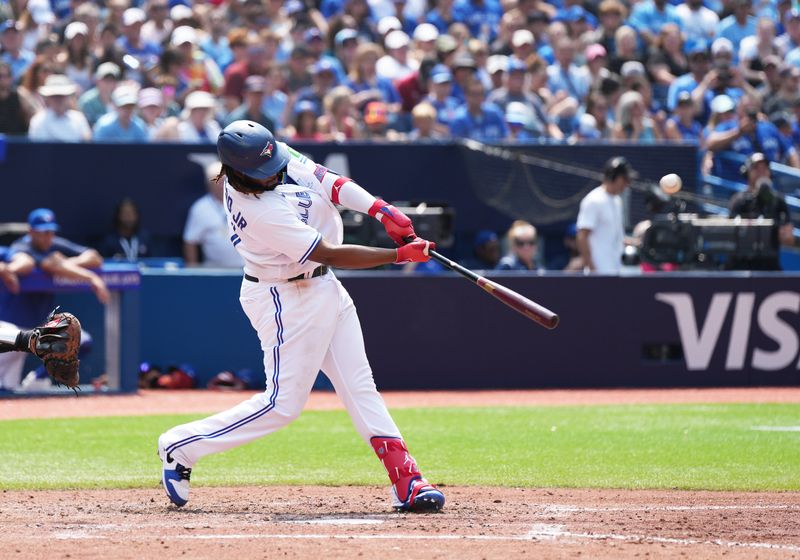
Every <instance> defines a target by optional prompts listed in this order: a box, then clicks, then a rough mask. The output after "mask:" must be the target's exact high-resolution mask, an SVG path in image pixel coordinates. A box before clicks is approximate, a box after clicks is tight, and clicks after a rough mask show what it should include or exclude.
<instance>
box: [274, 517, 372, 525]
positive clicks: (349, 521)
mask: <svg viewBox="0 0 800 560" xmlns="http://www.w3.org/2000/svg"><path fill="white" fill-rule="evenodd" d="M383 522H384V521H383V519H358V518H345V517H342V518H337V517H323V518H321V519H292V520H291V521H281V523H293V524H297V525H380V524H381V523H383Z"/></svg>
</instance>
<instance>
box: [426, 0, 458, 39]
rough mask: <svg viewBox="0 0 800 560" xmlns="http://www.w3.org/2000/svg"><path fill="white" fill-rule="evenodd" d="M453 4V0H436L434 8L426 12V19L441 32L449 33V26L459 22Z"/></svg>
mask: <svg viewBox="0 0 800 560" xmlns="http://www.w3.org/2000/svg"><path fill="white" fill-rule="evenodd" d="M453 4H454V2H453V0H435V2H434V7H433V9H432V10H430V11H429V12H428V13H427V14H425V21H426V22H428V23H430V24H433V25H434V26H436V29H438V30H439V33H447V30H448V28H449V27H450V26H451V25H452V24H453V23H456V22H457V20H456V18H455V14H454V13H453Z"/></svg>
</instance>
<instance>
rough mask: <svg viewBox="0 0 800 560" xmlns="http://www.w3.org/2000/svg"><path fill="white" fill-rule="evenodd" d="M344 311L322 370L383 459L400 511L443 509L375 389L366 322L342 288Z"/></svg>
mask: <svg viewBox="0 0 800 560" xmlns="http://www.w3.org/2000/svg"><path fill="white" fill-rule="evenodd" d="M341 298H342V308H343V309H342V312H341V314H340V316H339V325H338V327H337V329H336V333H335V334H334V336H333V339H332V341H331V345H330V347H329V348H328V353H327V354H326V355H325V360H324V361H323V363H322V371H324V372H325V374H326V375H327V376H328V377H329V378H330V380H331V383H333V386H334V388H335V389H336V393H337V394H338V395H339V398H341V399H342V402H344V404H345V406H346V407H347V411H348V412H349V413H350V417H351V418H352V420H353V424H354V425H355V427H356V430H358V433H359V435H361V437H362V438H363V439H364V441H366V442H367V443H369V444H370V445H371V446H372V448H373V450H374V451H375V453H376V454H377V456H378V459H380V461H381V463H383V466H384V467H385V468H386V472H387V473H388V475H389V480H390V481H391V483H392V489H391V496H392V505H393V506H394V507H395V508H397V509H398V510H400V511H413V512H426V511H438V510H440V509H441V508H442V506H444V501H445V499H444V494H442V492H441V491H439V489H437V488H436V487H435V486H433V485H432V484H430V483H428V481H427V480H425V479H424V478H423V477H422V473H420V471H419V468H418V467H417V463H416V461H415V460H414V458H413V457H412V456H411V455H410V454H409V453H408V448H407V447H406V444H405V442H404V441H403V438H402V436H401V435H400V430H398V428H397V425H396V424H395V423H394V420H392V417H391V415H390V414H389V411H388V410H387V409H386V405H385V404H384V402H383V398H382V397H381V395H380V393H378V390H377V388H376V387H375V381H374V379H373V377H372V369H371V368H370V366H369V362H368V361H367V354H366V352H365V350H364V338H363V336H362V334H361V324H360V322H359V320H358V315H357V314H356V309H355V307H354V306H353V302H352V300H351V299H350V296H349V295H348V294H347V292H346V291H345V290H344V288H341Z"/></svg>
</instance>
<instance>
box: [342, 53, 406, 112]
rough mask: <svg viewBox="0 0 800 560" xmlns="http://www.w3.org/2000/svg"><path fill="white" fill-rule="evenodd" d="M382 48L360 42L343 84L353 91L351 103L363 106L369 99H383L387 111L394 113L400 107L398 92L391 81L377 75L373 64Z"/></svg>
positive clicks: (378, 57) (380, 54) (375, 62)
mask: <svg viewBox="0 0 800 560" xmlns="http://www.w3.org/2000/svg"><path fill="white" fill-rule="evenodd" d="M382 55H383V50H382V49H381V48H380V47H379V46H378V45H376V44H375V43H362V44H360V45H358V47H357V48H356V54H355V58H354V60H353V64H352V66H351V68H350V73H349V75H348V76H347V79H346V80H345V82H344V83H345V85H346V86H347V87H349V88H350V89H351V90H352V91H353V92H354V94H355V95H354V96H353V104H354V105H355V106H356V107H363V106H364V105H365V104H366V103H368V102H369V101H383V102H384V103H386V104H387V105H388V106H389V111H390V112H391V113H392V114H396V113H397V112H398V110H399V109H400V94H399V93H397V89H396V88H395V86H394V84H392V81H391V80H389V79H387V78H384V77H382V76H378V74H377V72H376V69H375V66H376V64H377V63H378V60H379V59H380V57H381V56H382Z"/></svg>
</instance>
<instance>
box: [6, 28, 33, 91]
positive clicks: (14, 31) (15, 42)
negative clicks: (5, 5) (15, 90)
mask: <svg viewBox="0 0 800 560" xmlns="http://www.w3.org/2000/svg"><path fill="white" fill-rule="evenodd" d="M0 52H2V54H0V60H2V61H3V62H5V63H6V64H8V65H9V66H10V67H11V74H12V75H13V76H14V82H15V83H19V80H20V78H21V77H22V74H24V73H25V70H27V69H28V66H30V65H31V64H32V63H33V59H34V58H35V55H34V53H32V52H31V51H29V50H27V49H25V48H24V47H23V45H22V24H21V23H20V22H18V21H16V20H12V19H10V20H6V21H5V22H3V23H2V24H0Z"/></svg>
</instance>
